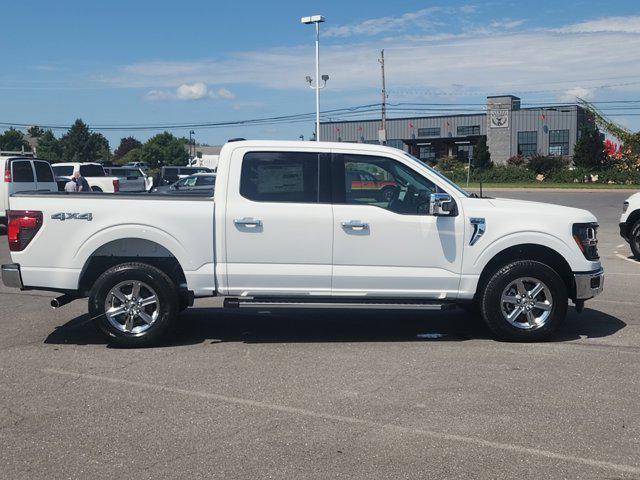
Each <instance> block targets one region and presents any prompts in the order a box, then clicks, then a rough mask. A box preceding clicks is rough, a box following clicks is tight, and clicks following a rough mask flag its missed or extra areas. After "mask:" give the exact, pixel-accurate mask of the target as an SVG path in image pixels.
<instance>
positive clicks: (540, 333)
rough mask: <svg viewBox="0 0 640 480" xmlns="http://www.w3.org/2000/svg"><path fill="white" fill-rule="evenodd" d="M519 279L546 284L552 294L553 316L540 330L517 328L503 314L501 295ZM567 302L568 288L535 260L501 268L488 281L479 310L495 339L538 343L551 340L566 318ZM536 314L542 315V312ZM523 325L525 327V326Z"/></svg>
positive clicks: (553, 272)
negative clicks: (534, 280) (531, 279)
mask: <svg viewBox="0 0 640 480" xmlns="http://www.w3.org/2000/svg"><path fill="white" fill-rule="evenodd" d="M519 278H533V279H536V280H537V281H540V282H542V283H544V284H545V285H546V286H547V288H548V290H549V292H550V294H551V297H552V302H551V309H550V313H549V316H548V318H547V319H546V321H544V323H543V324H542V325H541V326H538V327H535V328H531V329H525V328H518V327H516V326H514V325H512V324H511V323H510V322H509V321H507V319H506V318H505V316H504V315H503V313H502V293H503V291H504V290H505V289H506V288H507V287H508V286H509V285H510V284H512V283H513V282H515V281H516V280H517V279H519ZM567 302H568V298H567V287H566V285H565V283H564V281H563V280H562V278H560V276H559V275H558V274H557V273H556V271H555V270H553V269H552V268H551V267H549V266H548V265H545V264H544V263H541V262H537V261H533V260H519V261H515V262H512V263H509V264H508V265H505V266H504V267H502V268H500V269H499V270H498V271H496V272H495V273H494V274H493V275H492V276H491V278H490V279H489V280H488V282H487V283H486V285H485V286H484V288H483V290H482V292H481V295H480V309H481V313H482V318H483V319H484V321H485V323H486V324H487V326H488V327H489V329H490V330H491V331H492V332H493V334H494V335H495V336H496V337H498V338H499V339H501V340H506V341H510V342H537V341H542V340H547V339H549V338H550V337H551V336H552V335H553V334H554V333H555V331H556V330H557V329H558V327H559V326H560V324H561V323H562V321H563V320H564V318H565V316H566V314H567ZM513 308H514V309H515V308H516V307H515V306H514V307H513ZM536 312H538V313H540V314H541V313H542V312H541V311H539V310H536ZM520 318H524V317H520ZM522 323H523V325H524V326H525V327H526V325H525V324H524V322H522Z"/></svg>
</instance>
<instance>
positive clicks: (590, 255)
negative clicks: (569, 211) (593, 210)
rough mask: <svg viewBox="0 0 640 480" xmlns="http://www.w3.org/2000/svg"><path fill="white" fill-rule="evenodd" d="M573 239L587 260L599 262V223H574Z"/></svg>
mask: <svg viewBox="0 0 640 480" xmlns="http://www.w3.org/2000/svg"><path fill="white" fill-rule="evenodd" d="M572 230H573V231H572V233H573V239H574V240H575V241H576V243H577V244H578V248H579V249H580V251H581V252H582V253H583V254H584V258H586V259H587V260H598V259H599V258H600V256H599V255H598V238H597V235H598V224H597V223H574V224H573V229H572Z"/></svg>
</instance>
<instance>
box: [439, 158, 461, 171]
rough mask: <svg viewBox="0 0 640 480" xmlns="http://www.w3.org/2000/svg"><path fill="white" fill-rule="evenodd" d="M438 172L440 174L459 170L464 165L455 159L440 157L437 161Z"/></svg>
mask: <svg viewBox="0 0 640 480" xmlns="http://www.w3.org/2000/svg"><path fill="white" fill-rule="evenodd" d="M437 166H438V170H440V171H442V172H451V171H453V170H460V169H461V168H464V165H462V164H461V163H460V161H459V160H458V159H457V158H456V157H442V158H439V159H438V163H437Z"/></svg>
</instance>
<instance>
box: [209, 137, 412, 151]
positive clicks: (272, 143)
mask: <svg viewBox="0 0 640 480" xmlns="http://www.w3.org/2000/svg"><path fill="white" fill-rule="evenodd" d="M243 147H244V148H246V147H253V148H273V149H278V148H286V149H293V148H303V149H305V150H307V149H313V148H322V149H340V150H345V149H346V150H357V151H359V152H371V153H398V152H403V151H402V150H398V149H397V148H393V147H387V146H385V145H375V144H370V143H352V142H314V141H302V140H240V141H237V142H228V143H226V144H225V145H224V146H223V147H222V150H221V151H220V154H221V155H222V154H224V152H226V151H227V150H234V149H236V148H243ZM403 153H404V152H403Z"/></svg>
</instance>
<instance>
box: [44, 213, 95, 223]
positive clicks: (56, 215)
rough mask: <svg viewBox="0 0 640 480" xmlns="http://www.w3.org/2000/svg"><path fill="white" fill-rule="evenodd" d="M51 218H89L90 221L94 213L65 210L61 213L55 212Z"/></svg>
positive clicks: (63, 219) (62, 219)
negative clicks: (68, 211) (65, 211)
mask: <svg viewBox="0 0 640 480" xmlns="http://www.w3.org/2000/svg"><path fill="white" fill-rule="evenodd" d="M51 219H52V220H61V221H63V222H64V221H65V220H87V221H88V222H90V221H91V220H93V214H92V213H64V212H60V213H54V214H53V215H51Z"/></svg>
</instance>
